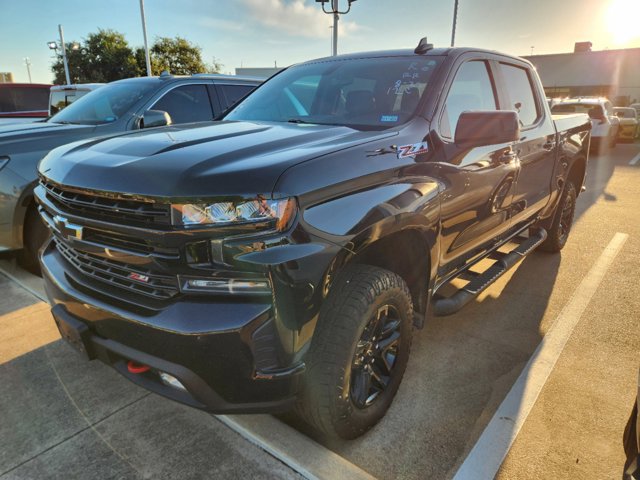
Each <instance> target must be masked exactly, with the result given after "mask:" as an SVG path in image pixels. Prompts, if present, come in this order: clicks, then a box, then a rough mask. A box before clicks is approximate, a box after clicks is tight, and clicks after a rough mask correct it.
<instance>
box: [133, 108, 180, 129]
mask: <svg viewBox="0 0 640 480" xmlns="http://www.w3.org/2000/svg"><path fill="white" fill-rule="evenodd" d="M171 123H172V122H171V116H170V115H169V114H168V113H167V112H165V111H163V110H147V111H146V112H144V113H143V114H142V123H141V124H140V128H151V127H164V126H166V125H171Z"/></svg>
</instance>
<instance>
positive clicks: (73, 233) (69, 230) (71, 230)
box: [53, 215, 82, 240]
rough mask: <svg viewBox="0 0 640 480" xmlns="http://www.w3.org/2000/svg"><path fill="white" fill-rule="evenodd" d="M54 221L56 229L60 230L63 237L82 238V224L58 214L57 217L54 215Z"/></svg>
mask: <svg viewBox="0 0 640 480" xmlns="http://www.w3.org/2000/svg"><path fill="white" fill-rule="evenodd" d="M53 222H54V223H55V225H56V229H57V230H58V232H59V233H60V235H62V236H63V237H65V238H68V239H74V238H75V239H77V240H82V226H81V225H76V224H74V223H71V222H69V220H67V219H66V218H64V217H61V216H60V215H56V216H55V217H53Z"/></svg>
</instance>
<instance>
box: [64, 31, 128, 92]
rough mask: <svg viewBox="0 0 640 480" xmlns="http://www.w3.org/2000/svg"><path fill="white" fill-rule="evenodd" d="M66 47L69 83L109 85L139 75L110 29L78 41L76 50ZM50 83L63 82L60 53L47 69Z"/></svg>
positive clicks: (122, 43) (120, 39) (124, 46)
mask: <svg viewBox="0 0 640 480" xmlns="http://www.w3.org/2000/svg"><path fill="white" fill-rule="evenodd" d="M73 43H76V42H71V43H69V44H67V60H68V63H69V76H70V77H71V82H72V83H91V82H112V81H114V80H120V79H122V78H130V77H136V76H139V75H140V69H139V68H138V63H137V62H136V58H135V56H134V53H133V50H132V49H131V47H129V44H128V43H127V40H126V39H125V38H124V35H123V34H122V33H119V32H116V31H113V30H102V29H100V30H98V32H97V33H91V34H89V36H88V37H87V38H86V39H85V40H84V41H83V42H80V48H78V49H77V50H73V49H72V45H73ZM51 69H52V70H53V73H54V75H55V79H54V83H56V84H64V83H66V79H65V74H64V64H63V61H62V54H61V53H60V54H59V55H58V56H57V59H56V62H55V63H54V64H53V66H52V67H51Z"/></svg>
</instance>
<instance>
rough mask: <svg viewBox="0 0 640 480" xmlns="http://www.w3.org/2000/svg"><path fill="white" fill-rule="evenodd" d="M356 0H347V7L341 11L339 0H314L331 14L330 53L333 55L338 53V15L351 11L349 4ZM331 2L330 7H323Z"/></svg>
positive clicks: (324, 10)
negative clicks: (331, 35) (331, 36)
mask: <svg viewBox="0 0 640 480" xmlns="http://www.w3.org/2000/svg"><path fill="white" fill-rule="evenodd" d="M355 1H356V0H347V9H346V10H343V11H341V10H340V6H339V2H340V0H316V2H317V3H321V4H322V11H323V12H324V13H326V14H328V15H333V27H332V28H333V32H332V33H333V43H332V47H333V48H332V51H331V54H332V55H333V56H334V57H335V56H336V55H338V21H339V20H340V15H346V14H347V13H349V12H350V11H351V4H352V3H353V2H355ZM329 2H331V9H330V10H327V9H326V8H325V4H326V3H329Z"/></svg>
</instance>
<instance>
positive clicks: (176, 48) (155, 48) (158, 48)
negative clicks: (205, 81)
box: [136, 37, 222, 75]
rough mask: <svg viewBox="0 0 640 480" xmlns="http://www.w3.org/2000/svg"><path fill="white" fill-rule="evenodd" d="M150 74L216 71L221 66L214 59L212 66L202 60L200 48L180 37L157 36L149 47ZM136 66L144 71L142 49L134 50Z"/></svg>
mask: <svg viewBox="0 0 640 480" xmlns="http://www.w3.org/2000/svg"><path fill="white" fill-rule="evenodd" d="M149 55H150V57H151V73H152V75H160V74H161V73H162V72H163V71H164V70H166V71H168V72H169V73H171V74H173V75H192V74H194V73H205V72H217V71H219V69H220V68H221V67H222V65H221V64H219V63H217V62H216V61H215V59H214V64H213V66H208V65H207V64H205V62H204V61H203V60H202V49H201V48H200V47H199V46H197V45H194V44H193V43H191V42H189V41H188V40H186V39H184V38H182V37H176V38H169V37H159V38H156V40H155V42H154V43H153V45H152V46H151V48H150V49H149ZM136 59H137V61H138V67H139V68H140V70H142V71H143V72H146V69H147V67H146V62H145V58H144V49H143V48H138V49H137V50H136Z"/></svg>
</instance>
